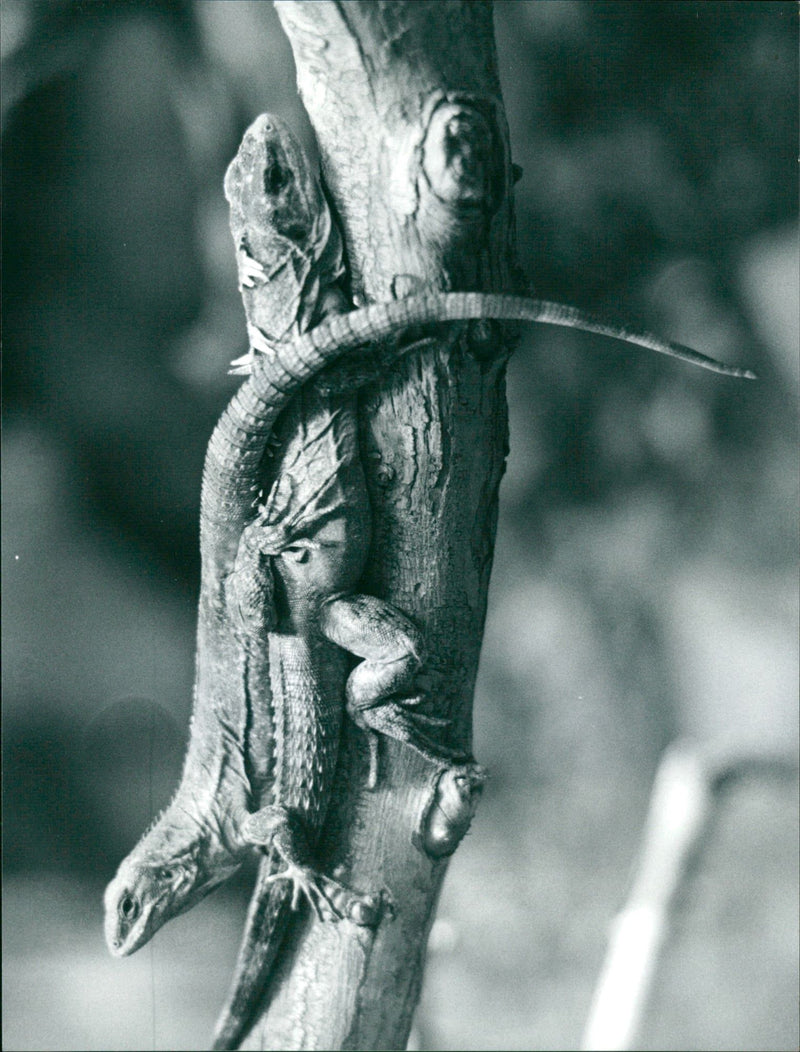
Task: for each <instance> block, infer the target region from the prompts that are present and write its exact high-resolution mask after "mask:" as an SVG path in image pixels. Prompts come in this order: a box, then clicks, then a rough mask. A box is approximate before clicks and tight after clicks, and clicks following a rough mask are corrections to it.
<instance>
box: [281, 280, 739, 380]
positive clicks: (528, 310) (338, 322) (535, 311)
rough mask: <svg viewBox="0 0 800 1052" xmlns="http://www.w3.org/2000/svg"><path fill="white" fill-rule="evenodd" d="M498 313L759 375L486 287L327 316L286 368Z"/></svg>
mask: <svg viewBox="0 0 800 1052" xmlns="http://www.w3.org/2000/svg"><path fill="white" fill-rule="evenodd" d="M477 318H495V319H497V320H499V321H529V322H537V323H542V324H545V325H558V326H561V327H562V328H567V329H578V330H580V331H582V332H594V333H598V334H599V335H601V336H610V337H611V338H612V339H615V340H622V341H623V342H624V343H631V344H635V345H636V346H637V347H644V348H646V349H647V350H651V351H656V352H657V353H658V354H666V355H669V356H670V357H671V358H679V359H680V360H681V361H685V362H690V363H691V364H692V365H699V366H700V367H701V368H703V369H710V370H711V371H712V372H716V373H721V374H722V375H723V376H736V377H741V378H744V379H747V380H753V379H755V374H754V373H752V372H751V371H750V370H749V369H741V368H739V367H738V366H734V365H725V364H724V363H723V362H718V361H716V360H715V359H714V358H709V357H708V356H707V355H705V354H700V353H699V352H698V351H694V350H692V349H691V347H684V346H683V344H680V343H672V342H671V341H669V340H663V339H661V337H659V336H656V335H654V334H653V333H650V332H646V331H640V330H638V329H632V328H629V327H628V326H627V325H622V324H619V323H617V322H613V321H608V320H606V319H604V318H599V317H597V316H595V315H593V314H586V313H584V312H583V311H581V310H578V308H577V307H570V306H568V305H566V304H563V303H552V302H550V301H549V300H539V299H531V298H529V297H527V296H505V295H500V294H495V293H483V292H426V293H422V294H420V295H416V296H409V297H407V298H405V299H400V300H392V301H389V302H387V303H373V304H370V305H369V306H368V307H363V308H361V309H359V310H355V311H350V312H349V313H348V314H337V315H334V316H332V317H328V318H326V319H325V320H324V321H323V322H321V323H320V324H319V325H318V326H316V328H314V329H312V330H311V331H310V332H308V333H305V334H304V335H303V336H301V337H300V338H299V339H297V340H294V341H292V343H291V344H287V345H286V348H285V350H284V349H283V348H281V349H280V350H279V352H278V353H280V355H281V368H282V369H283V370H284V371H285V374H286V376H287V377H288V376H291V375H294V374H295V371H296V370H298V369H300V370H307V369H309V368H310V369H311V371H312V372H314V371H316V370H318V369H320V368H322V366H323V365H325V364H327V362H328V361H330V351H331V349H332V348H336V349H338V351H340V352H341V351H346V350H349V349H351V348H353V347H356V346H359V345H360V344H364V343H371V342H373V341H377V340H381V339H385V338H387V337H388V336H391V335H392V334H393V333H395V332H397V331H398V330H400V329H403V328H407V327H410V326H414V325H427V324H434V323H436V322H448V321H467V320H470V319H477Z"/></svg>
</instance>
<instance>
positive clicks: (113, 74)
mask: <svg viewBox="0 0 800 1052" xmlns="http://www.w3.org/2000/svg"><path fill="white" fill-rule="evenodd" d="M496 29H497V40H498V49H499V58H500V65H501V75H502V81H503V87H504V93H505V102H506V106H507V110H508V117H509V122H510V126H511V136H512V144H513V153H514V160H515V161H516V162H517V163H519V164H521V165H522V166H523V168H524V170H525V175H524V178H523V180H522V182H521V183H520V184H519V185H518V187H517V212H518V226H519V257H520V261H521V262H522V264H523V265H524V267H525V270H526V272H527V274H528V276H529V278H530V279H531V282H532V284H533V287H534V288H535V290H536V292H537V293H538V294H539V295H541V296H545V297H549V298H553V299H559V300H563V301H568V302H574V303H576V304H579V305H581V306H583V307H586V308H589V309H597V310H603V311H606V312H608V311H611V312H613V313H614V314H615V315H618V316H622V317H624V318H629V319H630V320H631V321H639V322H640V323H643V324H645V325H647V326H648V327H650V328H653V329H656V330H657V331H659V332H661V333H663V334H664V335H667V336H669V337H671V338H673V339H677V340H680V341H681V342H684V343H688V344H690V345H692V346H694V347H697V348H698V349H700V350H702V351H705V352H706V353H708V354H711V355H713V356H715V357H719V358H722V359H725V360H727V361H732V362H737V363H742V364H746V365H749V366H751V367H752V368H754V369H755V370H756V371H757V372H758V374H759V377H760V379H759V381H758V382H757V383H749V384H748V383H745V382H743V381H733V380H729V379H725V378H721V377H716V376H713V375H711V374H709V373H703V372H701V371H699V370H695V369H692V368H690V367H687V366H684V365H681V364H678V363H674V362H670V361H668V360H666V359H662V358H659V357H657V356H654V355H648V354H647V353H643V352H640V351H636V350H633V349H626V348H625V347H622V346H620V345H616V344H613V343H610V342H609V341H604V340H601V339H597V338H593V337H589V336H585V335H580V334H575V333H570V332H564V331H555V330H550V329H547V328H545V327H541V328H538V329H535V330H533V329H529V330H528V331H527V332H526V334H525V336H524V338H523V341H522V343H521V344H520V347H519V349H518V351H517V353H516V355H515V357H514V359H513V361H512V364H511V366H510V369H509V381H508V394H509V404H510V417H511V454H510V458H509V465H508V473H507V476H506V478H505V481H504V483H503V487H502V493H501V515H500V524H499V530H498V542H497V550H496V561H495V570H494V576H493V583H492V590H491V594H490V604H489V618H488V623H487V629H486V636H485V642H484V648H483V658H482V665H481V674H480V679H479V684H478V689H477V695H476V702H475V711H476V729H475V753H476V755H477V757H478V758H479V760H480V761H481V762H482V763H484V764H486V766H488V767H489V769H490V771H491V775H492V777H491V781H490V783H489V785H488V788H487V790H486V793H485V795H484V800H483V803H482V806H481V809H480V811H479V815H478V818H477V819H476V822H475V824H474V826H473V831H472V834H471V836H470V837H469V838H468V839H467V841H466V842H465V844H464V845H463V846H462V848H461V849H460V851H459V853H458V854H457V856H456V858H455V859H454V861H453V863H452V866H451V870H450V873H449V876H448V880H447V883H446V887H445V892H444V895H443V899H442V903H441V907H440V911H439V918H440V919H439V922H438V923H437V926H436V928H435V929H434V935H433V939H432V944H431V953H430V958H429V964H428V969H427V972H426V984H425V992H424V995H423V1002H422V1007H421V1009H420V1012H419V1014H418V1015H419V1024H418V1029H417V1034H416V1037H415V1040H416V1041H417V1042H418V1044H421V1045H422V1047H425V1048H447V1049H480V1048H484V1049H485V1048H516V1049H534V1048H550V1049H570V1048H575V1047H577V1042H578V1040H579V1035H580V1032H581V1029H582V1026H583V1024H584V1021H585V1018H586V1014H587V1011H588V1006H589V999H590V996H591V992H592V988H593V985H594V982H595V980H596V978H597V975H598V972H599V969H600V965H601V961H602V958H603V953H604V948H605V943H606V937H607V933H608V925H609V922H610V920H611V918H612V916H613V915H614V913H615V912H616V910H617V909H618V908H619V907H620V905H621V904H622V902H623V901H624V897H625V893H626V891H627V889H628V886H629V879H630V874H631V866H632V863H633V861H634V859H635V856H636V850H637V845H638V843H639V838H640V835H641V829H642V824H643V821H644V816H645V811H646V806H647V798H648V794H649V790H650V785H651V782H652V778H653V774H654V771H655V768H656V764H657V762H658V758H659V755H660V754H661V752H662V750H663V749H664V747H665V746H666V745H667V743H669V742H670V741H671V740H673V739H675V738H678V737H683V736H691V737H693V738H694V739H696V740H698V741H700V742H703V743H710V744H712V745H714V746H717V745H720V746H724V747H726V748H728V749H730V750H731V753H732V755H736V756H741V757H742V758H744V759H746V758H747V757H748V756H751V755H753V754H754V753H758V754H762V755H763V754H766V755H773V754H774V755H776V756H780V755H784V754H786V753H788V754H792V753H795V752H796V748H797V746H796V738H797V716H796V702H797V644H796V638H797V547H796V545H797V510H798V495H797V482H798V472H797V456H796V447H797V421H796V412H795V405H796V398H797V392H798V334H797V317H798V303H797V286H798V256H797V240H796V229H797V228H796V208H797V182H796V175H795V162H796V148H797V123H796V121H797V43H798V40H797V31H796V10H795V6H794V5H793V4H791V3H765V2H758V3H744V2H735V3H652V2H650V3H644V2H642V3H605V2H594V3H575V2H561V0H558V2H556V0H548V2H545V3H540V2H528V3H525V2H523V3H517V2H514V3H511V2H508V3H506V2H501V3H498V4H497V5H496ZM453 32H454V33H457V32H458V25H457V24H454V26H453ZM2 46H3V80H4V83H3V94H2V102H3V197H4V200H3V221H4V242H3V262H4V264H5V266H4V268H3V270H4V276H3V293H4V297H3V304H4V346H5V354H4V365H5V369H4V373H5V396H4V398H5V412H4V423H5V428H4V443H3V468H4V470H3V483H4V485H3V518H4V529H3V560H4V563H3V578H4V592H5V603H4V609H3V636H4V654H3V679H4V781H3V792H4V842H3V845H4V888H3V896H4V972H3V987H4V1013H3V1014H4V1019H3V1039H4V1040H3V1044H4V1047H5V1048H7V1049H59V1050H61V1049H106V1050H108V1049H141V1048H153V1049H156V1048H158V1049H161V1048H172V1049H194V1048H202V1047H205V1043H206V1042H207V1040H208V1035H209V1032H210V1029H211V1026H212V1024H213V1020H214V1018H215V1015H216V1012H217V1010H218V1007H219V1006H220V1004H221V1002H222V999H223V994H224V990H225V988H226V984H227V982H228V978H229V975H230V972H231V969H232V964H233V959H234V956H235V953H236V947H237V944H238V938H239V934H240V931H241V923H242V913H243V909H244V903H245V900H246V896H247V885H246V881H245V880H241V881H239V882H238V883H236V882H234V884H232V885H231V886H230V887H228V888H226V889H223V890H222V891H220V892H218V893H216V894H215V895H214V896H212V897H211V898H210V899H208V900H206V902H205V903H203V904H202V905H201V906H200V907H198V908H197V909H196V910H194V911H192V913H190V914H189V915H187V916H186V917H184V918H180V919H178V920H176V921H175V922H173V923H171V924H169V925H168V926H167V927H166V928H165V929H164V930H163V931H162V932H161V933H159V935H158V936H157V938H156V939H155V940H154V941H153V942H152V943H151V944H150V945H149V946H148V947H147V948H146V949H144V950H142V951H141V952H140V953H139V954H137V955H136V956H134V957H133V958H131V959H130V960H126V961H122V962H118V961H113V960H112V959H111V958H110V957H109V956H108V955H107V953H106V951H105V947H104V944H103V941H102V931H101V918H102V914H101V895H102V888H103V886H104V884H105V883H106V882H107V880H108V879H109V878H110V877H111V875H112V873H113V871H114V869H115V868H116V865H117V864H118V862H119V861H120V859H121V858H122V857H123V856H124V855H125V854H126V853H127V851H128V850H129V849H130V848H131V847H132V845H133V844H134V843H135V841H136V839H137V838H138V836H139V835H140V833H141V832H142V831H143V830H144V828H145V826H146V825H147V823H148V821H149V819H150V817H151V815H152V814H153V813H154V811H156V810H157V809H158V808H160V807H161V806H163V805H164V803H166V802H167V800H168V799H169V796H170V794H171V792H172V790H173V789H174V787H175V785H176V784H177V780H178V776H179V772H180V765H181V760H182V754H183V749H184V744H185V739H186V733H187V724H188V717H189V711H190V700H191V685H192V670H193V650H194V640H193V634H194V619H195V597H196V594H197V589H198V558H197V515H198V497H199V479H200V471H201V466H202V459H203V454H204V447H205V443H206V442H207V439H208V436H209V434H210V431H211V428H212V427H213V424H214V421H215V419H216V417H217V416H218V414H219V412H220V411H221V409H222V407H223V405H224V403H225V401H226V399H227V398H228V396H229V394H230V393H231V392H232V390H234V388H235V381H233V380H232V379H231V378H229V377H228V376H227V375H226V367H227V363H228V362H229V361H230V360H231V359H232V358H234V357H237V356H238V355H239V354H241V353H243V352H244V350H245V329H244V317H243V312H242V309H241V304H240V301H239V298H238V294H237V291H236V278H235V266H234V258H233V251H232V242H231V240H230V236H229V234H228V232H227V215H226V206H225V202H224V199H223V196H222V190H221V187H222V176H223V173H224V170H225V166H226V164H227V162H228V160H229V159H230V157H231V156H232V155H233V153H234V151H235V149H236V147H237V145H238V142H239V139H240V137H241V133H242V131H243V129H244V127H245V126H246V125H247V124H248V123H249V122H250V121H251V120H252V118H253V117H254V116H255V115H256V114H257V113H259V112H261V111H263V110H266V109H269V110H272V111H274V112H277V113H279V114H281V115H283V116H284V117H286V118H287V119H289V120H291V121H292V122H293V123H294V125H295V127H297V128H299V129H301V130H302V133H303V135H304V136H305V137H306V139H307V141H308V140H309V132H308V126H307V122H306V121H305V117H304V115H303V113H302V110H301V107H300V103H299V100H298V99H297V97H296V94H295V89H294V71H293V67H292V60H291V54H290V51H289V48H288V44H287V42H286V40H285V38H284V37H283V36H282V33H281V31H280V28H279V26H278V23H277V19H276V16H275V14H274V11H273V9H272V7H271V5H270V4H267V3H260V2H226V3H220V2H214V0H211V2H204V3H189V2H185V3H181V2H170V3H167V2H163V3H158V2H150V3H146V2H126V0H118V2H115V3H110V4H106V3H101V2H91V3H62V2H59V3H56V2H50V3H29V2H25V0H3V4H2ZM797 928H798V917H797V790H796V785H795V784H794V781H793V779H792V778H791V777H789V778H787V777H786V776H785V775H782V774H781V773H780V771H779V770H778V769H777V768H776V770H775V771H771V770H770V769H769V767H767V768H766V769H764V770H762V771H760V772H751V773H747V774H744V775H742V776H741V777H739V778H737V779H735V780H734V781H733V782H731V783H730V784H729V785H728V786H726V789H725V791H724V792H723V793H721V794H720V795H719V797H718V799H717V801H716V805H715V811H714V819H713V821H712V823H711V825H710V827H709V830H708V833H707V836H706V838H705V841H704V844H703V847H702V850H701V852H700V855H699V857H698V859H697V861H696V864H695V866H694V867H693V868H692V870H691V873H690V874H689V877H688V879H687V880H686V881H685V885H684V887H683V889H682V890H681V892H680V894H679V897H678V900H677V904H676V912H675V916H674V918H673V923H672V928H671V933H670V939H669V942H668V944H667V947H666V950H665V954H664V957H663V959H662V961H661V964H660V967H659V969H658V971H657V974H656V981H655V988H654V992H653V996H652V998H651V1000H650V1003H649V1006H648V1010H647V1013H646V1017H645V1020H644V1025H643V1030H642V1036H641V1046H640V1047H642V1048H654V1049H655V1048H674V1049H683V1048H694V1049H722V1048H726V1049H784V1048H785V1049H789V1048H795V1047H796V1046H797V1039H798V1038H797V1033H798V1023H797V998H796V991H797Z"/></svg>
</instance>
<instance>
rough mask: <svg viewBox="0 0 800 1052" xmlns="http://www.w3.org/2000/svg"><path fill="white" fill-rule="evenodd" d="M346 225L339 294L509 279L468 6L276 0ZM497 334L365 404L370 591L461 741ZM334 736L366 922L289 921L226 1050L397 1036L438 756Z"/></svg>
mask: <svg viewBox="0 0 800 1052" xmlns="http://www.w3.org/2000/svg"><path fill="white" fill-rule="evenodd" d="M276 7H277V9H278V13H279V16H280V18H281V22H282V24H283V26H284V29H285V30H286V32H287V34H288V36H289V39H290V41H291V44H292V48H293V50H294V55H295V60H296V63H297V68H298V84H299V89H300V93H301V96H302V98H303V101H304V103H305V105H306V108H307V110H308V112H309V115H310V118H311V121H312V124H313V126H314V129H315V132H316V135H317V140H318V143H319V146H320V151H321V156H322V165H323V172H324V175H325V178H326V181H327V185H328V187H329V189H330V191H331V196H332V200H333V203H334V206H335V209H336V211H337V213H338V216H339V219H340V220H341V222H342V225H343V229H344V233H345V241H346V251H347V259H348V264H349V269H350V274H351V278H352V294H353V298H354V300H355V302H356V303H357V304H361V303H364V302H371V301H379V300H387V299H391V298H394V297H397V296H402V295H406V294H408V293H410V292H415V291H421V290H422V289H441V290H450V289H454V290H460V289H482V290H492V291H515V290H516V289H517V287H518V286H517V285H516V284H515V269H514V265H513V244H512V235H513V217H512V205H511V197H510V185H511V165H510V157H509V148H508V133H507V128H506V123H505V117H504V113H503V109H502V102H501V98H500V88H499V82H498V78H497V70H496V63H495V52H494V38H493V29H492V9H491V4H489V3H484V2H472V0H467V2H461V0H454V2H441V0H434V2H419V0H415V2H413V3H408V2H387V3H384V2H374V0H368V2H348V3H334V2H327V0H326V2H313V3H307V2H297V0H293V2H278V3H276ZM504 363H505V347H504V344H503V340H502V337H501V335H500V334H499V332H498V330H496V329H495V328H494V327H490V326H486V325H483V324H480V325H473V326H471V327H469V328H466V327H462V328H460V329H458V330H454V329H453V328H452V327H451V328H450V329H449V330H448V331H445V332H443V334H442V336H441V339H437V340H436V341H435V342H434V341H431V343H430V344H429V345H428V346H427V347H426V348H425V349H424V350H423V351H422V352H421V353H419V354H416V355H412V356H410V358H408V359H407V360H405V361H403V362H402V363H400V364H398V365H396V366H395V367H393V368H392V370H391V372H390V373H389V374H387V375H386V376H385V377H384V378H383V379H382V381H381V382H380V383H378V384H374V385H373V386H372V387H371V388H369V389H367V391H366V393H365V394H362V396H361V399H360V426H361V441H362V453H363V457H364V462H365V467H366V471H367V480H368V486H369V491H370V499H371V503H372V510H373V515H374V532H373V542H372V551H371V556H370V562H369V567H368V570H367V575H366V578H365V581H364V590H365V591H368V592H370V593H372V594H374V595H377V596H379V597H381V598H383V599H386V600H388V601H389V602H391V603H393V604H395V605H396V606H397V607H399V608H400V609H401V610H403V611H405V612H406V613H408V614H409V615H410V616H411V617H412V618H413V619H414V620H415V621H416V622H417V624H418V625H419V626H420V627H421V628H422V629H423V631H424V633H425V637H426V640H427V649H428V655H429V667H430V668H431V669H432V671H433V672H434V674H435V678H436V692H435V695H434V697H435V706H436V713H437V715H442V716H446V717H448V718H449V719H451V720H452V723H451V725H450V727H449V728H448V729H447V730H446V731H445V733H444V734H443V741H444V743H445V744H447V745H450V746H456V747H462V748H464V749H465V750H467V751H469V749H470V743H471V728H472V719H471V706H472V695H473V687H474V682H475V675H476V671H477V666H478V656H479V650H480V644H481V636H482V632H483V623H484V616H485V610H486V594H487V588H488V583H489V574H490V570H491V563H492V551H493V544H494V532H495V522H496V513H497V491H498V485H499V482H500V478H501V475H502V473H503V467H504V458H505V453H506V447H507V421H506V405H505V392H504ZM366 763H367V761H366V749H365V747H364V742H363V739H362V736H361V735H360V734H359V733H358V732H357V731H355V730H353V729H352V728H351V729H349V730H348V732H347V735H346V741H345V744H344V748H343V750H342V759H341V764H340V770H339V774H338V785H337V797H336V799H335V801H334V804H333V807H332V811H331V814H330V815H329V821H328V826H327V829H326V834H325V838H324V843H325V851H326V857H325V859H324V862H325V866H326V870H327V872H332V873H333V874H334V875H335V876H336V877H337V878H338V879H340V880H342V882H343V883H345V884H347V885H348V886H350V887H352V888H354V889H357V890H361V891H365V892H378V891H382V892H383V894H384V898H385V900H386V901H387V903H388V906H387V909H386V911H385V913H384V916H383V919H382V921H381V923H380V924H379V926H378V928H377V930H375V931H371V930H369V929H366V928H356V927H355V926H354V925H346V924H339V925H333V924H326V923H320V922H319V921H317V920H316V919H315V918H313V917H311V916H308V917H305V918H304V919H303V921H302V922H301V923H299V924H298V925H296V927H295V930H294V932H293V934H292V936H291V938H290V940H289V942H288V944H287V945H286V946H285V948H284V951H283V954H282V957H281V962H280V965H279V968H278V971H277V973H276V975H275V977H274V979H273V981H272V982H271V984H270V986H269V987H268V989H267V990H266V991H265V996H264V1003H263V1008H262V1011H261V1014H260V1016H259V1019H258V1021H257V1023H256V1024H255V1026H254V1027H253V1029H252V1031H251V1033H250V1035H249V1036H248V1038H247V1039H246V1040H245V1042H244V1043H243V1045H242V1046H241V1047H242V1048H270V1049H300V1048H303V1049H306V1048H307V1049H335V1048H336V1049H339V1048H341V1049H366V1048H370V1049H399V1048H405V1045H406V1042H407V1038H408V1033H409V1030H410V1026H411V1020H412V1015H413V1012H414V1008H415V1006H416V1003H417V998H418V995H419V988H420V983H421V978H422V966H423V961H424V955H425V946H426V941H427V935H428V931H429V928H430V924H431V922H432V919H433V915H434V909H435V905H436V900H437V897H438V893H439V889H440V887H441V883H442V879H443V877H444V874H445V870H446V859H439V860H435V859H433V858H431V857H429V855H428V854H426V852H425V850H424V848H423V843H422V837H421V834H422V833H423V827H424V824H425V821H426V818H428V816H429V811H430V808H431V805H432V803H433V802H434V795H435V792H436V786H437V781H438V779H439V777H440V775H441V769H435V768H433V767H432V766H431V765H429V764H428V763H427V762H426V761H425V760H423V759H422V758H421V757H419V756H417V755H416V754H415V753H414V752H412V751H411V750H409V749H407V748H404V747H403V746H401V745H396V744H395V743H393V742H388V741H387V742H383V743H382V751H381V771H380V781H379V785H378V788H377V789H376V790H375V791H370V790H368V789H367V788H366V786H365V780H366Z"/></svg>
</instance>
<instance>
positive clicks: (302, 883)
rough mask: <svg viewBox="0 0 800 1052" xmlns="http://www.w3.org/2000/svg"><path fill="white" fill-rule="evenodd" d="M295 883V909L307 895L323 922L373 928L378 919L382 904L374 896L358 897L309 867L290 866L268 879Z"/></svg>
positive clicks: (293, 897)
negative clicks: (348, 923) (346, 923)
mask: <svg viewBox="0 0 800 1052" xmlns="http://www.w3.org/2000/svg"><path fill="white" fill-rule="evenodd" d="M278 880H291V881H292V902H291V906H292V909H293V910H296V909H298V908H299V906H300V896H301V895H304V896H305V898H306V899H307V900H308V902H309V904H310V906H311V908H312V909H313V911H314V913H315V914H316V916H317V918H318V919H319V920H321V921H326V920H328V921H340V920H344V919H348V920H351V921H352V922H353V923H354V924H357V925H359V926H360V927H366V928H371V927H374V926H375V924H376V923H377V921H378V919H379V913H380V901H379V900H377V901H376V899H375V897H374V896H371V895H359V894H357V893H356V892H353V891H350V889H349V888H346V887H345V886H344V885H343V884H340V883H339V881H338V880H334V879H333V878H332V877H326V876H325V875H324V874H322V873H316V872H315V871H314V870H313V869H311V868H310V867H309V866H299V865H296V864H294V863H288V864H287V866H286V869H284V870H282V871H281V872H280V873H274V874H273V875H272V876H270V877H267V880H266V882H267V883H268V884H269V883H272V882H274V881H278Z"/></svg>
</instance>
